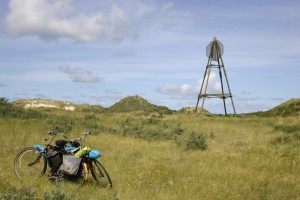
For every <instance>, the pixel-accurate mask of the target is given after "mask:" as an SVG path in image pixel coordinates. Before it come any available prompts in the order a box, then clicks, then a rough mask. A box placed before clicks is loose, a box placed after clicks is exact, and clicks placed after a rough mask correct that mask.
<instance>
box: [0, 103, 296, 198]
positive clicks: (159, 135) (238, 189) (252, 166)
mask: <svg viewBox="0 0 300 200" xmlns="http://www.w3.org/2000/svg"><path fill="white" fill-rule="evenodd" d="M135 103H136V102H135ZM294 105H296V104H294ZM148 106H149V105H148ZM284 106H285V104H284ZM285 108H286V109H291V110H289V111H286V113H290V114H289V115H288V116H283V115H277V114H276V115H274V116H273V115H271V114H270V113H269V114H266V115H262V114H261V113H257V114H252V115H238V116H236V117H234V116H229V117H225V116H220V115H218V116H215V115H201V114H195V113H192V112H191V113H186V112H174V111H172V114H166V113H162V114H159V112H158V111H157V110H152V111H150V109H149V110H147V109H144V108H141V109H142V110H143V111H142V112H141V111H139V110H134V111H133V112H129V111H126V112H110V111H109V112H108V111H105V112H94V111H95V110H93V109H92V110H90V109H88V110H86V111H83V110H80V111H79V110H77V111H76V110H75V111H73V112H70V111H66V110H60V109H50V110H44V109H38V110H27V109H26V110H25V109H22V108H20V107H15V106H13V105H12V104H10V103H8V102H7V100H6V99H4V98H3V99H1V101H0V133H1V134H0V140H1V141H2V142H1V144H0V151H1V152H3V154H2V155H3V156H1V157H0V163H1V165H0V199H21V197H22V199H26V198H27V197H28V199H33V198H36V199H272V200H273V199H297V198H299V196H300V184H299V183H300V176H299V173H300V168H299V165H300V153H299V152H300V151H299V150H300V137H299V136H300V127H299V124H300V118H299V116H298V115H297V114H295V113H294V111H293V110H292V109H294V108H295V107H289V106H287V107H285ZM277 109H278V107H277ZM145 110H147V112H146V113H145V112H144V111H145ZM10 111H11V112H10ZM116 111H117V109H116ZM296 112H298V111H297V110H296ZM36 116H39V117H36ZM90 128H92V129H93V130H94V135H91V136H89V137H88V138H87V142H88V144H89V145H90V146H91V147H92V148H94V149H98V150H100V151H101V153H102V154H103V156H102V157H101V158H100V161H101V162H102V163H103V164H104V166H105V167H106V169H107V170H108V172H109V173H110V175H111V178H112V181H113V183H114V188H113V189H111V190H108V189H104V188H97V185H96V184H95V183H94V181H92V178H91V177H90V178H91V179H90V180H91V181H88V182H87V184H86V185H85V186H84V187H83V188H80V189H78V186H77V185H76V184H73V183H72V182H62V183H60V184H58V185H57V184H56V183H55V182H51V181H49V180H48V179H47V177H46V176H45V177H42V178H41V179H39V180H38V181H37V182H33V181H32V180H31V179H30V178H28V179H25V180H18V179H17V178H16V176H15V175H14V174H13V170H12V163H13V159H14V157H15V155H16V153H17V152H18V151H19V150H20V149H21V148H23V147H27V146H32V145H34V144H43V138H44V136H45V135H46V133H47V131H48V130H50V129H56V130H59V131H62V132H67V133H68V137H69V138H70V139H71V138H75V137H78V136H79V135H81V133H82V132H83V131H85V130H89V129H90Z"/></svg>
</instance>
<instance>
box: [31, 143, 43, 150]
mask: <svg viewBox="0 0 300 200" xmlns="http://www.w3.org/2000/svg"><path fill="white" fill-rule="evenodd" d="M33 148H35V149H36V150H38V151H44V150H45V148H44V147H43V146H41V145H39V144H36V145H34V146H33Z"/></svg>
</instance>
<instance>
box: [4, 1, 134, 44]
mask: <svg viewBox="0 0 300 200" xmlns="http://www.w3.org/2000/svg"><path fill="white" fill-rule="evenodd" d="M9 8H10V13H9V14H8V16H7V17H6V25H7V29H8V31H9V32H10V33H11V34H12V35H14V36H24V35H37V36H39V37H41V38H45V39H49V38H62V37H66V38H71V39H73V40H75V41H80V42H89V41H95V40H101V39H107V38H108V39H111V40H114V41H116V40H121V39H123V37H126V36H128V35H132V33H133V32H134V30H132V29H131V27H132V25H131V23H130V21H129V19H128V17H127V15H126V14H125V13H124V11H123V10H122V9H121V8H120V7H119V6H118V5H112V6H111V10H110V11H109V12H108V13H102V12H100V11H98V12H96V13H92V14H90V15H87V14H85V13H83V12H80V11H79V12H78V11H77V10H75V8H74V7H73V5H72V1H71V0H60V1H55V0H26V1H23V0H11V1H10V3H9Z"/></svg>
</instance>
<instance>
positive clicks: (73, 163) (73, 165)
mask: <svg viewBox="0 0 300 200" xmlns="http://www.w3.org/2000/svg"><path fill="white" fill-rule="evenodd" d="M80 163H81V158H76V157H74V156H69V155H64V156H63V164H62V165H61V166H60V168H59V170H60V171H62V172H64V173H66V174H69V175H76V174H77V172H78V170H79V167H80Z"/></svg>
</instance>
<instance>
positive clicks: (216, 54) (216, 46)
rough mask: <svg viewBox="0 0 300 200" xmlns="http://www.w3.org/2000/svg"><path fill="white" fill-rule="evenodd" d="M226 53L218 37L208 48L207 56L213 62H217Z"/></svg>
mask: <svg viewBox="0 0 300 200" xmlns="http://www.w3.org/2000/svg"><path fill="white" fill-rule="evenodd" d="M223 53H224V46H223V44H222V43H221V42H220V41H219V40H217V37H214V40H213V41H211V42H210V43H209V44H208V45H207V47H206V56H207V57H208V58H212V60H214V61H217V60H218V59H219V58H220V57H221V56H222V55H223Z"/></svg>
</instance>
